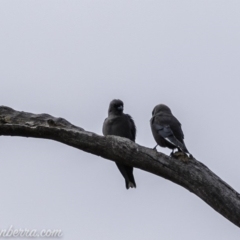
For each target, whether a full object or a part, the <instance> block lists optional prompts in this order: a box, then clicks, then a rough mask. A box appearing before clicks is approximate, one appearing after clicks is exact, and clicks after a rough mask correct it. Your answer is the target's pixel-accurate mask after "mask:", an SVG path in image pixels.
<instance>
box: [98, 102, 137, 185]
mask: <svg viewBox="0 0 240 240" xmlns="http://www.w3.org/2000/svg"><path fill="white" fill-rule="evenodd" d="M102 131H103V135H104V136H107V135H115V136H120V137H125V138H128V139H130V140H132V141H134V142H135V139H136V126H135V123H134V121H133V119H132V117H131V116H130V115H128V114H125V113H123V102H122V101H121V100H118V99H114V100H112V101H111V102H110V105H109V109H108V117H107V118H106V119H105V120H104V123H103V129H102ZM116 164H117V167H118V169H119V171H120V172H121V174H122V175H123V177H124V179H125V182H126V188H127V189H129V188H136V183H135V180H134V176H133V167H130V166H126V165H123V164H120V163H116Z"/></svg>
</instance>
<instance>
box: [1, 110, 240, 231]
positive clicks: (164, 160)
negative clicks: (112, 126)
mask: <svg viewBox="0 0 240 240" xmlns="http://www.w3.org/2000/svg"><path fill="white" fill-rule="evenodd" d="M0 135H4V136H22V137H34V138H45V139H52V140H55V141H58V142H61V143H64V144H67V145H69V146H72V147H75V148H78V149H80V150H83V151H85V152H89V153H92V154H94V155H97V156H101V157H103V158H106V159H109V160H112V161H116V162H119V163H124V164H127V165H131V166H133V167H136V168H140V169H142V170H144V171H147V172H150V173H153V174H156V175H158V176H160V177H163V178H166V179H168V180H170V181H172V182H174V183H176V184H178V185H181V186H182V187H184V188H186V189H187V190H189V191H190V192H192V193H194V194H196V195H197V196H198V197H200V198H201V199H202V200H203V201H205V202H206V203H207V204H208V205H210V206H211V207H212V208H213V209H215V210H216V211H217V212H219V213H220V214H221V215H223V216H224V217H225V218H227V219H228V220H229V221H231V222H232V223H234V224H235V225H237V226H238V227H240V194H239V193H238V192H236V191H235V190H234V189H233V188H232V187H231V186H229V185H228V184H227V183H225V182H224V181H223V180H222V179H220V178H219V177H218V176H217V175H215V174H214V173H213V172H212V171H211V170H209V169H208V168H207V167H206V166H205V165H204V164H202V163H201V162H199V161H197V160H196V159H194V158H191V159H189V160H188V161H187V162H184V161H181V160H180V159H181V156H180V159H177V158H171V157H169V156H166V155H165V154H163V153H160V152H157V151H155V150H152V149H150V148H146V147H143V146H140V145H139V144H136V143H134V142H132V141H130V140H128V139H125V138H121V137H116V136H107V137H103V136H99V135H97V134H95V133H92V132H88V131H85V130H84V129H83V128H80V127H77V126H74V125H72V124H71V123H70V122H68V121H66V120H65V119H63V118H55V117H52V116H51V115H48V114H33V113H27V112H19V111H15V110H13V109H11V108H9V107H5V106H2V107H0Z"/></svg>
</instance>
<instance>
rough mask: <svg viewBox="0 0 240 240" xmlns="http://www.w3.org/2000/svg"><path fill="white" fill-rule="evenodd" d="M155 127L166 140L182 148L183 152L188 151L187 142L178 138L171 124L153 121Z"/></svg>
mask: <svg viewBox="0 0 240 240" xmlns="http://www.w3.org/2000/svg"><path fill="white" fill-rule="evenodd" d="M153 127H154V128H155V130H156V131H157V133H158V134H160V136H161V137H163V138H164V139H165V140H166V141H168V142H169V143H171V144H172V145H173V146H176V148H180V149H181V150H182V151H183V152H188V151H187V149H186V146H185V144H184V143H181V142H180V141H179V140H178V139H177V138H176V136H175V135H174V133H173V131H172V129H171V127H170V125H167V124H166V125H163V124H158V123H156V122H153Z"/></svg>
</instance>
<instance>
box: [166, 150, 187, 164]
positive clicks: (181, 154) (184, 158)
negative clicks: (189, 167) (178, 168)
mask: <svg viewBox="0 0 240 240" xmlns="http://www.w3.org/2000/svg"><path fill="white" fill-rule="evenodd" d="M190 156H191V155H190ZM171 157H174V158H176V159H179V160H180V161H182V162H184V163H188V162H189V159H190V157H189V156H188V154H186V153H184V152H180V151H179V152H175V153H171Z"/></svg>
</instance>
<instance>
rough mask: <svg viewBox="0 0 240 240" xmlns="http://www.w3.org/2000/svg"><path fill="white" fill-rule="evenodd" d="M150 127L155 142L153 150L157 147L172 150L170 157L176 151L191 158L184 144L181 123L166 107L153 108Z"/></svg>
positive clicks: (160, 105) (159, 105) (162, 105)
mask: <svg viewBox="0 0 240 240" xmlns="http://www.w3.org/2000/svg"><path fill="white" fill-rule="evenodd" d="M150 125H151V129H152V134H153V137H154V139H155V141H156V142H157V145H156V146H155V147H154V149H156V147H157V146H158V145H159V146H161V147H167V148H170V149H172V153H171V156H173V155H174V149H178V151H179V152H182V153H185V154H186V155H187V156H188V157H191V156H192V155H191V154H190V153H189V151H188V150H187V147H186V145H185V143H184V134H183V131H182V127H181V123H180V122H179V121H178V119H177V118H176V117H174V115H173V114H172V112H171V109H170V108H169V107H168V106H166V105H164V104H158V105H156V106H155V107H154V109H153V111H152V118H151V119H150Z"/></svg>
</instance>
